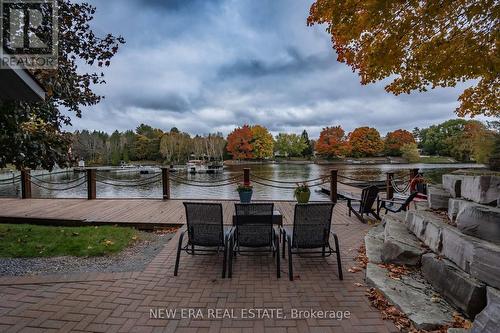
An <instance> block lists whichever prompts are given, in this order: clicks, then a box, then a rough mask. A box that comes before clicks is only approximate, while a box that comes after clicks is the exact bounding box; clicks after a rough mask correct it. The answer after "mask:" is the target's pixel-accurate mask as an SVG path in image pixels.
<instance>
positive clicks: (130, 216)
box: [0, 198, 348, 230]
mask: <svg viewBox="0 0 500 333" xmlns="http://www.w3.org/2000/svg"><path fill="white" fill-rule="evenodd" d="M183 201H191V202H193V201H195V202H196V201H198V202H199V201H201V202H217V203H221V204H222V206H223V212H224V217H223V218H224V223H225V224H228V225H229V224H231V223H232V216H233V214H234V203H236V202H237V201H234V200H161V199H97V200H87V199H17V198H5V199H0V223H30V224H42V225H66V226H88V225H118V226H130V227H136V228H139V229H145V230H148V229H155V228H161V227H172V226H181V225H183V224H184V223H185V222H186V218H185V213H184V206H183V204H182V203H183ZM255 202H259V201H255ZM261 202H264V201H261ZM273 202H274V205H275V209H276V210H278V211H279V212H280V213H281V215H283V223H284V224H292V223H293V213H294V207H295V202H294V201H279V200H273ZM340 205H343V206H345V204H343V203H338V204H337V206H340ZM339 209H340V208H339ZM335 211H337V207H336V208H335ZM339 212H340V210H339ZM334 213H335V212H334ZM334 215H335V214H334ZM339 215H340V213H339ZM342 215H344V216H345V214H342ZM334 219H336V217H334ZM347 222H348V221H347V216H345V220H344V219H343V218H341V219H340V222H339V223H347Z"/></svg>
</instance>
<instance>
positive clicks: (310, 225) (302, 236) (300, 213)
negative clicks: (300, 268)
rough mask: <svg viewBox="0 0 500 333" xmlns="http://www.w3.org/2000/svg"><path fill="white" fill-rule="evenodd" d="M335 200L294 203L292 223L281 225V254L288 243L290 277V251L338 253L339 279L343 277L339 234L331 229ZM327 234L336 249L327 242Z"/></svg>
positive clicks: (289, 270) (291, 276)
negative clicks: (290, 225)
mask: <svg viewBox="0 0 500 333" xmlns="http://www.w3.org/2000/svg"><path fill="white" fill-rule="evenodd" d="M333 207H334V204H332V203H324V204H323V203H317V204H297V205H296V206H295V214H294V219H293V227H287V226H285V227H282V228H281V232H282V235H283V251H282V252H283V258H285V247H286V244H288V277H289V279H290V281H293V263H292V255H293V254H297V255H299V256H304V257H317V256H321V257H326V256H330V255H332V254H333V253H335V254H336V255H337V266H338V272H339V279H340V280H342V279H343V275H342V261H341V259H340V245H339V240H338V237H337V235H336V234H335V233H332V232H331V221H332V211H333ZM330 235H332V236H333V239H334V241H335V250H333V249H332V247H331V246H330Z"/></svg>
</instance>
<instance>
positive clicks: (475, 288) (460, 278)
mask: <svg viewBox="0 0 500 333" xmlns="http://www.w3.org/2000/svg"><path fill="white" fill-rule="evenodd" d="M422 274H423V275H424V277H425V278H426V279H427V281H429V282H430V283H431V285H432V286H433V287H434V289H436V290H437V291H438V292H439V293H440V294H441V295H443V296H444V298H445V299H446V300H447V301H448V302H450V303H451V304H452V305H454V306H456V307H457V308H459V309H461V310H462V311H463V312H464V313H465V314H466V315H467V316H469V317H470V318H474V317H475V316H476V315H477V314H478V313H479V312H481V311H482V310H483V309H484V307H485V306H486V286H485V284H484V283H482V282H480V281H478V280H476V279H474V278H472V277H471V276H470V275H469V274H467V273H465V272H464V271H462V270H461V269H460V268H458V267H457V266H456V265H455V264H453V263H452V262H451V261H449V260H446V259H440V258H439V257H438V256H436V255H435V254H433V253H427V254H425V255H423V256H422Z"/></svg>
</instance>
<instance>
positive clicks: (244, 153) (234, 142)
mask: <svg viewBox="0 0 500 333" xmlns="http://www.w3.org/2000/svg"><path fill="white" fill-rule="evenodd" d="M252 139H253V133H252V129H251V128H250V126H248V125H243V126H242V127H238V128H236V129H235V130H234V131H232V132H231V133H229V135H228V136H227V146H226V149H227V152H228V153H229V154H230V155H231V156H232V157H233V159H235V160H244V159H252V158H254V153H253V150H254V147H253V145H252Z"/></svg>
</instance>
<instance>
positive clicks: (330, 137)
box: [316, 126, 349, 157]
mask: <svg viewBox="0 0 500 333" xmlns="http://www.w3.org/2000/svg"><path fill="white" fill-rule="evenodd" d="M316 151H317V152H318V154H320V155H323V156H328V157H338V156H344V155H347V154H348V153H349V145H348V143H347V140H346V136H345V132H344V130H343V129H342V127H340V126H335V127H326V128H324V129H323V130H322V131H321V134H320V136H319V139H318V141H316Z"/></svg>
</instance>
